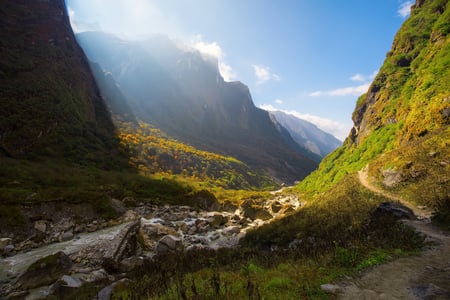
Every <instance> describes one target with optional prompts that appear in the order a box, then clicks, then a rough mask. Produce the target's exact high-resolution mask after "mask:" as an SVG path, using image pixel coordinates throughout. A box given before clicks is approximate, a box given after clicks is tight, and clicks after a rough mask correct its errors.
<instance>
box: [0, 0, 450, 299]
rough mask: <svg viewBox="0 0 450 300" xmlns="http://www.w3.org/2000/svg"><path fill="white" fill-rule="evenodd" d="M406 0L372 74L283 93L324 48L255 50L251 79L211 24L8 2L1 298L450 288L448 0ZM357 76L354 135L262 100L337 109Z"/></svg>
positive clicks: (1, 131)
mask: <svg viewBox="0 0 450 300" xmlns="http://www.w3.org/2000/svg"><path fill="white" fill-rule="evenodd" d="M99 1H100V0H99ZM199 1H200V0H199ZM91 2H92V3H91V4H92V5H94V4H95V3H97V2H96V1H91ZM119 2H120V1H118V2H116V3H115V4H117V3H119ZM86 3H87V2H86ZM127 3H128V2H127ZM130 3H131V2H130ZM142 3H144V2H142ZM164 3H166V2H164ZM262 3H263V2H261V5H262V6H261V7H266V6H264V5H267V3H265V4H264V5H263V4H262ZM311 3H312V2H311ZM314 3H315V2H314ZM408 3H409V4H408ZM408 3H406V4H408V5H409V6H407V7H406V8H407V10H408V11H407V12H402V14H401V16H402V18H403V25H402V26H401V27H400V29H399V30H398V32H397V33H396V34H395V37H394V39H393V43H392V47H391V49H390V50H389V51H388V52H387V54H386V56H385V57H384V62H383V63H382V65H381V66H379V70H378V71H377V72H374V73H373V75H370V76H369V75H363V74H359V73H358V74H356V75H354V76H352V77H351V79H350V80H351V81H352V82H353V83H356V84H361V85H360V86H354V87H348V88H343V89H336V90H329V91H326V90H319V88H320V89H322V88H321V87H317V86H311V87H308V89H309V88H310V89H311V90H310V91H306V90H305V91H302V92H301V93H300V92H298V91H294V92H292V91H291V93H292V94H295V95H294V96H291V97H287V96H286V95H287V94H285V96H286V97H282V96H280V97H279V98H273V97H272V96H273V94H272V91H273V90H275V89H276V88H277V87H278V88H280V90H282V88H283V87H286V85H285V84H287V83H288V82H290V84H293V85H295V86H296V87H297V86H300V85H301V83H300V82H298V81H301V80H305V81H306V80H307V79H308V78H306V77H315V76H317V74H315V71H316V70H315V68H316V67H317V68H318V67H319V66H320V64H318V63H317V61H316V66H315V67H314V69H310V73H311V74H307V75H306V77H305V75H304V74H303V73H302V72H304V71H303V70H301V69H302V68H299V70H295V71H296V72H297V73H295V74H294V73H287V72H286V73H283V74H281V75H279V74H278V70H276V69H271V68H269V67H268V66H265V65H262V64H259V63H256V62H249V61H244V60H242V61H240V64H242V65H246V66H247V68H248V69H249V70H253V71H254V76H256V77H255V78H256V81H255V82H253V83H251V82H249V83H248V84H245V83H243V82H241V81H237V80H235V76H231V75H232V74H231V73H232V72H231V73H230V71H231V67H230V65H228V64H227V63H230V62H233V63H235V64H236V65H237V64H238V62H236V61H234V60H233V58H232V55H231V54H230V56H228V57H227V56H226V55H225V53H224V52H223V51H222V49H221V48H220V47H219V44H218V43H215V42H214V43H210V44H207V43H206V42H205V41H204V40H202V39H203V38H202V37H201V36H196V40H195V41H194V42H192V41H191V42H188V41H181V40H178V39H173V38H171V37H169V36H168V35H162V34H156V35H145V36H139V38H138V39H132V38H129V37H127V36H126V35H124V34H120V33H119V34H118V33H117V32H115V33H111V32H108V31H106V30H102V28H101V26H100V25H99V24H97V23H96V22H88V23H76V22H74V21H75V20H78V21H79V19H77V18H79V17H80V12H81V11H82V10H81V9H80V7H81V5H82V4H81V2H79V1H75V2H73V1H70V0H67V1H65V0H48V1H47V0H46V1H41V0H39V1H35V0H17V1H5V2H2V3H1V4H0V255H1V257H0V299H29V300H31V299H36V300H37V299H101V300H110V299H160V300H162V299H174V300H175V299H183V300H184V299H205V300H206V299H254V300H261V299H360V298H361V299H447V298H449V297H450V287H449V285H448V282H449V280H450V277H449V276H450V265H449V261H448V259H449V257H448V253H449V251H450V249H449V247H450V239H449V231H450V184H449V183H450V89H449V87H450V25H449V24H450V22H449V20H450V1H448V0H416V1H415V2H414V3H413V2H411V3H410V2H408ZM69 4H70V5H72V7H71V6H69ZM97 4H98V3H97ZM147 4H148V3H147ZM223 4H224V5H225V2H224V3H223ZM285 4H286V5H288V4H289V5H294V4H295V5H300V2H289V1H287V2H286V3H285ZM404 4H405V3H404ZM86 5H87V4H86ZM108 5H112V4H111V3H109V4H108ZM165 5H168V4H167V3H166V4H165ZM179 5H181V4H179ZM236 5H237V4H236ZM240 5H241V4H240ZM340 5H343V6H345V5H349V4H348V3H341V4H340ZM74 7H75V8H77V9H78V10H73V9H74ZM111 7H113V6H111ZM352 7H353V6H352ZM355 7H356V6H355ZM104 8H106V6H104ZM147 8H148V7H147ZM266 8H267V7H266ZM282 8H283V7H282V6H280V7H279V8H277V9H276V10H274V11H277V10H278V9H282ZM241 9H244V10H245V7H241ZM272 10H273V9H272ZM364 10H367V9H364ZM123 11H124V14H125V8H123ZM136 11H138V10H136ZM212 11H214V10H212ZM212 11H211V12H212ZM321 11H322V10H321ZM90 12H91V13H93V12H92V11H90ZM141 12H142V13H143V12H144V11H141ZM236 12H237V11H236ZM300 12H301V10H299V11H298V13H300ZM95 13H96V14H94V15H95V18H94V19H95V20H97V19H96V18H97V17H98V18H101V17H103V14H102V13H100V12H97V11H95ZM97 13H98V14H97ZM223 13H224V15H225V14H226V11H223ZM399 13H400V12H399ZM403 14H404V15H403ZM120 15H122V12H121V14H120ZM234 15H239V14H235V13H234V11H233V16H234ZM333 15H335V14H334V11H333ZM397 17H398V16H397ZM137 19H138V18H137ZM181 19H182V18H180V20H181ZM297 19H298V16H295V18H294V19H291V20H297ZM174 20H175V19H174ZM176 20H178V19H176ZM236 20H237V19H236ZM302 20H303V19H302ZM124 21H125V18H124ZM141 21H142V20H141ZM198 21H201V20H200V18H199V19H198ZM254 21H255V22H256V21H257V20H254ZM305 21H307V20H306V19H305ZM364 21H365V20H364ZM71 22H72V23H71ZM360 22H361V21H360ZM281 23H282V24H284V22H281ZM273 24H274V25H276V23H273ZM327 24H328V23H327ZM342 24H344V23H342ZM97 25H98V26H97ZM222 25H223V24H222ZM334 25H336V24H334ZM81 26H88V28H92V27H93V30H79V29H80V28H81ZM89 26H91V27H89ZM332 27H335V29H336V30H338V29H339V28H338V27H339V26H332ZM221 28H222V27H221ZM314 28H315V27H314ZM247 29H248V30H251V29H252V28H250V27H249V28H246V30H247ZM241 30H242V31H245V30H243V29H242V28H240V30H239V31H241ZM311 30H312V29H311ZM327 30H329V29H327ZM380 30H381V29H380ZM74 31H75V32H74ZM377 31H378V28H377ZM238 33H239V32H237V31H236V32H234V34H236V36H233V40H235V38H236V39H237V38H238V36H239V37H240V38H239V39H240V43H239V46H241V43H242V46H243V45H244V44H246V42H247V39H248V40H249V41H250V40H251V39H249V38H248V37H246V38H242V35H238ZM291 33H292V32H291ZM372 34H373V38H374V39H375V32H373V33H372ZM294 35H299V36H300V35H301V34H298V32H296V31H295V34H294ZM277 36H279V35H278V34H277ZM359 36H361V35H359ZM252 37H253V36H252ZM257 37H258V36H257V35H256V36H254V38H255V41H256V39H257ZM371 37H372V35H371ZM316 38H319V36H318V35H317V34H316V36H315V37H314V40H315V39H316ZM289 42H292V43H294V41H293V40H292V39H289ZM311 42H312V40H311ZM340 43H341V42H340ZM234 44H235V42H233V45H234ZM306 44H308V43H306ZM306 44H305V45H306ZM247 45H248V44H247ZM290 45H291V46H292V45H294V44H290ZM324 45H325V44H324ZM206 46H208V47H206ZM266 46H267V45H266ZM288 46H289V45H283V47H281V48H283V49H284V48H286V49H288V48H290V47H288ZM328 46H329V45H328V42H327V43H326V47H322V48H321V51H318V52H320V53H322V50H323V51H324V52H323V54H325V50H327V49H329V48H333V47H328ZM364 47H366V48H367V47H369V45H364ZM205 48H206V50H208V51H209V52H205ZM267 48H268V49H270V51H271V53H270V56H271V57H276V58H277V59H276V60H277V61H279V62H280V61H281V62H282V65H289V68H290V69H292V67H293V66H294V65H296V64H295V61H296V60H299V61H302V62H303V64H305V66H306V64H307V61H308V60H309V59H308V57H307V55H306V54H303V55H300V54H297V53H295V56H290V57H289V58H287V57H284V56H283V55H279V54H276V51H275V50H277V49H276V48H277V47H276V45H270V46H267ZM272 48H273V49H272ZM281 48H280V49H281ZM338 48H339V47H336V49H334V51H336V53H337V52H338V51H339V50H340V49H338ZM369 48H370V47H369ZM280 49H278V50H280ZM358 49H359V48H358ZM259 50H260V51H258V52H261V53H263V52H265V51H263V50H266V49H259ZM272 50H273V51H274V52H273V53H272ZM360 51H362V49H360ZM239 52H245V51H244V47H243V49H239ZM312 52H314V51H312ZM312 52H310V53H309V54H308V55H311V57H313V56H314V55H313V54H316V53H312ZM211 53H213V54H211ZM341 55H342V52H341ZM303 56H305V57H307V58H306V60H305V57H303ZM354 56H355V55H354ZM225 59H226V60H225ZM294 60H295V61H294ZM334 60H336V61H333V62H332V61H329V62H328V61H327V63H326V64H327V67H328V68H333V66H334V63H336V64H337V63H338V62H340V60H341V59H340V58H339V59H337V58H334ZM352 60H355V61H356V60H357V57H356V56H355V57H352ZM323 61H325V59H322V57H321V58H320V62H321V63H322V62H323ZM348 63H349V64H350V61H349V62H348ZM359 63H360V64H361V61H360V62H359ZM363 63H365V62H363ZM280 66H281V65H280ZM227 67H228V69H227ZM297 67H298V65H297ZM377 68H378V67H377ZM227 70H228V71H227ZM285 70H286V69H285ZM311 70H312V71H311ZM240 71H241V73H240V76H243V77H245V76H246V74H245V72H242V70H240ZM317 72H318V73H320V72H319V71H317ZM327 72H328V71H327ZM329 72H330V73H333V72H332V70H329ZM351 72H354V70H352V71H351ZM323 73H324V72H323V71H322V74H319V75H320V76H319V77H320V78H321V80H322V76H323V77H324V78H325V75H326V74H323ZM285 74H286V75H285ZM287 74H290V76H293V77H295V78H293V79H292V78H287ZM285 76H286V77H285ZM297 76H298V78H297ZM345 76H347V77H348V76H349V74H347V75H345ZM247 78H248V77H247ZM300 78H302V79H300ZM328 78H330V77H328ZM369 78H370V82H369ZM316 88H317V90H316V91H315V89H316ZM355 88H356V90H357V91H358V93H359V92H360V91H361V90H362V88H364V91H366V92H365V93H363V94H361V93H362V92H361V93H359V94H358V95H359V98H358V100H356V99H355V100H356V101H355V103H354V104H355V109H354V111H353V114H352V121H353V127H352V128H351V130H350V132H349V133H348V135H347V137H346V138H345V139H344V141H343V142H341V141H340V140H338V139H336V138H335V137H334V136H333V135H331V134H330V133H328V132H325V131H323V130H322V129H320V128H327V129H328V130H331V129H332V130H333V132H338V129H339V128H338V127H339V126H340V123H338V122H333V121H331V120H328V119H326V118H324V117H318V116H313V115H309V114H308V113H305V114H299V113H297V114H295V113H294V114H289V111H288V110H285V109H280V110H279V111H272V110H271V111H270V112H269V111H266V110H263V109H261V108H260V107H263V106H260V107H258V106H257V105H256V103H257V101H254V99H255V100H256V99H257V100H258V101H262V100H261V99H264V100H263V101H272V102H273V104H277V105H278V107H280V108H282V107H284V106H286V107H287V106H288V105H290V104H292V103H293V102H299V103H300V102H302V103H308V104H309V105H310V106H311V108H314V107H316V106H317V105H318V104H320V105H322V106H323V105H324V104H323V103H328V105H327V107H325V106H323V107H325V108H326V109H327V111H328V112H330V111H332V110H336V111H338V110H339V109H338V108H336V106H335V105H336V103H340V102H338V101H335V99H337V98H332V101H330V99H331V97H338V96H339V97H342V96H343V94H347V93H351V94H352V95H355V94H354V92H355ZM258 98H259V99H258ZM272 98H273V99H272ZM266 99H267V100H266ZM270 99H272V100H270ZM305 99H306V100H305ZM316 99H318V100H317V101H316ZM341 99H342V98H341ZM304 101H306V102H304ZM321 101H323V102H321ZM342 103H343V102H342ZM328 106H329V107H328ZM268 107H273V106H272V104H270V105H269V106H268ZM305 109H306V107H305ZM333 113H334V112H333ZM296 116H303V117H305V118H306V119H309V120H312V121H314V122H316V123H314V124H313V123H310V122H309V121H306V119H299V118H297V117H296ZM330 126H331V127H330ZM340 136H341V135H340ZM341 138H342V136H341Z"/></svg>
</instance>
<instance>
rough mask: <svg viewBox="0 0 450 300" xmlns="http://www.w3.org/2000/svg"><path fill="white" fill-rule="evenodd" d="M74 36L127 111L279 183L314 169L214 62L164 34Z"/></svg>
mask: <svg viewBox="0 0 450 300" xmlns="http://www.w3.org/2000/svg"><path fill="white" fill-rule="evenodd" d="M77 39H78V41H79V43H80V44H81V46H82V47H83V49H84V51H85V53H86V54H87V56H88V57H89V59H90V60H91V61H93V62H95V63H96V64H98V65H99V66H100V67H101V68H102V69H103V71H104V72H107V73H108V74H111V76H112V78H114V80H115V82H116V83H117V85H116V87H119V88H120V90H121V92H122V93H123V95H124V96H125V98H126V99H127V101H128V105H129V107H131V110H132V112H133V114H134V115H135V116H136V117H137V118H138V119H140V120H142V121H144V122H146V123H149V124H152V125H154V126H156V127H158V128H160V129H161V130H163V131H164V132H166V133H168V134H169V135H170V136H172V137H173V138H176V139H179V140H181V141H183V142H184V143H187V144H190V145H192V146H195V147H197V148H199V149H202V150H206V151H210V152H215V153H219V154H222V155H227V156H232V157H235V158H237V159H239V160H241V161H242V162H244V163H246V164H248V165H249V166H250V167H252V168H254V169H255V170H259V171H262V172H264V173H266V174H269V175H270V176H271V177H273V178H276V179H277V180H278V181H282V182H287V183H292V182H294V181H295V180H299V179H302V178H304V177H305V176H306V175H307V174H309V173H310V172H311V171H312V170H314V169H315V168H316V166H317V163H316V162H315V161H314V160H313V159H311V158H310V157H308V155H310V154H311V152H309V151H307V150H305V149H303V148H301V147H299V146H298V144H297V143H296V142H295V141H294V140H293V139H292V137H291V136H290V134H289V133H288V131H287V130H286V129H285V128H283V127H282V126H280V125H279V124H278V123H277V122H274V121H273V120H272V119H271V118H270V116H269V114H268V113H267V112H266V111H264V110H261V109H259V108H257V107H255V105H254V104H253V100H252V98H251V95H250V91H249V89H248V87H247V86H245V85H244V84H242V83H241V82H225V81H224V80H223V78H222V76H221V75H220V73H219V70H218V66H217V60H216V59H214V58H212V57H205V56H203V55H202V54H201V53H200V52H198V51H197V50H194V49H189V48H187V47H186V46H182V45H181V46H180V45H179V43H178V44H177V42H175V41H172V40H170V39H169V38H167V37H164V36H156V37H153V38H150V39H147V40H144V41H125V40H122V39H119V38H117V37H115V36H113V35H110V34H105V33H101V32H86V33H80V34H79V35H77ZM103 88H105V87H104V86H103ZM103 92H104V93H108V92H107V91H106V90H104V91H103ZM116 113H118V114H120V113H121V112H116Z"/></svg>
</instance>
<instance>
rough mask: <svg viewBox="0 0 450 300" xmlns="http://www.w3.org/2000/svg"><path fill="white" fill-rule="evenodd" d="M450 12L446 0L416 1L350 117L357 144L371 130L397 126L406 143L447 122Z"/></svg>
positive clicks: (402, 142)
mask: <svg viewBox="0 0 450 300" xmlns="http://www.w3.org/2000/svg"><path fill="white" fill-rule="evenodd" d="M449 20H450V9H449V7H448V1H447V0H434V1H431V0H430V1H425V0H422V1H417V2H416V4H415V5H414V6H413V7H412V11H411V16H410V17H409V18H408V19H407V20H406V21H405V23H404V24H403V26H402V28H401V29H400V30H399V32H398V34H397V35H396V37H395V40H394V42H393V45H392V49H391V51H389V52H388V53H387V56H386V60H385V62H384V64H383V66H382V68H381V69H380V72H379V74H378V75H377V77H376V78H375V80H374V82H373V84H372V86H371V87H370V89H369V91H368V92H367V94H366V95H363V96H362V97H361V98H360V100H359V101H358V104H357V106H356V109H355V112H354V114H353V121H354V123H355V127H354V128H353V130H352V134H351V136H350V138H351V139H352V140H353V141H354V142H355V143H357V144H361V142H362V141H363V140H364V139H365V137H367V136H369V135H370V134H371V133H372V132H373V131H375V130H377V129H379V128H382V127H386V126H396V127H397V130H396V142H397V143H398V144H404V143H408V142H410V141H412V140H415V139H417V138H418V137H421V136H424V135H426V134H427V133H429V132H431V131H433V130H436V129H438V128H441V127H443V126H446V125H448V124H449V116H448V114H449V113H448V110H449V107H450V89H449V86H450V73H449V71H448V70H449V67H450V62H449V55H448V53H449V52H450V45H449V43H450V42H449V38H448V34H449V32H450V22H449Z"/></svg>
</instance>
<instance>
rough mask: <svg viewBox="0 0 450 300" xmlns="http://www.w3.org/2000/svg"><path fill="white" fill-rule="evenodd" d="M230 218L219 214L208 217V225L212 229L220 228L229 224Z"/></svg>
mask: <svg viewBox="0 0 450 300" xmlns="http://www.w3.org/2000/svg"><path fill="white" fill-rule="evenodd" d="M228 220H229V218H228V217H227V216H224V215H222V214H219V213H214V214H211V215H208V223H209V224H210V225H211V226H212V227H216V228H218V227H220V226H222V225H224V224H226V223H227V222H228Z"/></svg>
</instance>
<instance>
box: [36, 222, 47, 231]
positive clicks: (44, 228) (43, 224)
mask: <svg viewBox="0 0 450 300" xmlns="http://www.w3.org/2000/svg"><path fill="white" fill-rule="evenodd" d="M34 229H36V230H38V231H40V232H44V233H45V232H46V231H47V222H46V221H44V220H38V221H36V222H34Z"/></svg>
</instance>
